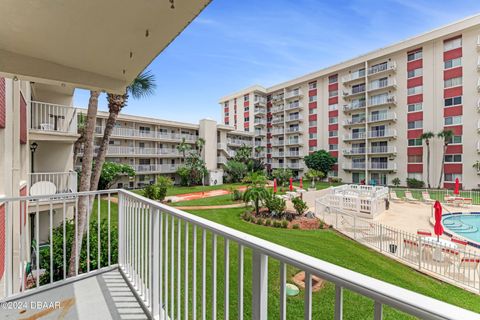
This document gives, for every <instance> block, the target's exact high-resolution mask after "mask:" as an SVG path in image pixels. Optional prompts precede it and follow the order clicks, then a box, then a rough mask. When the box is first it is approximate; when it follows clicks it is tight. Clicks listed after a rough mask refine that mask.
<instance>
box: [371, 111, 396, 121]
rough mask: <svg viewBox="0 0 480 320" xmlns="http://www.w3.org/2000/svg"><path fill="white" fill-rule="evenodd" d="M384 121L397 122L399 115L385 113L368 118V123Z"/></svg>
mask: <svg viewBox="0 0 480 320" xmlns="http://www.w3.org/2000/svg"><path fill="white" fill-rule="evenodd" d="M383 121H397V114H396V113H395V112H385V113H379V114H374V115H370V116H369V117H368V122H369V123H371V122H383Z"/></svg>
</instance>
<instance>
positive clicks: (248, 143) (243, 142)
mask: <svg viewBox="0 0 480 320" xmlns="http://www.w3.org/2000/svg"><path fill="white" fill-rule="evenodd" d="M227 143H228V144H231V145H235V146H242V145H246V146H251V145H252V144H253V142H252V141H249V140H240V139H230V138H228V139H227Z"/></svg>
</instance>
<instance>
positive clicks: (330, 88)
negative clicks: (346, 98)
mask: <svg viewBox="0 0 480 320" xmlns="http://www.w3.org/2000/svg"><path fill="white" fill-rule="evenodd" d="M335 90H338V82H335V83H330V84H329V85H328V91H335Z"/></svg>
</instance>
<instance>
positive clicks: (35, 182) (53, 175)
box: [28, 171, 78, 195]
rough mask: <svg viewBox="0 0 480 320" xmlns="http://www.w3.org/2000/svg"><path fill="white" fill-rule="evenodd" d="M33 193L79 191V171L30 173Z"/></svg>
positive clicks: (29, 186) (29, 184)
mask: <svg viewBox="0 0 480 320" xmlns="http://www.w3.org/2000/svg"><path fill="white" fill-rule="evenodd" d="M28 190H29V194H31V195H48V194H57V193H72V192H77V191H78V189H77V172H75V171H68V172H35V173H29V174H28Z"/></svg>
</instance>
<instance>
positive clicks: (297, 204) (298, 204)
mask: <svg viewBox="0 0 480 320" xmlns="http://www.w3.org/2000/svg"><path fill="white" fill-rule="evenodd" d="M292 203H293V207H294V208H295V211H297V213H298V214H300V215H302V214H304V213H305V211H307V209H308V206H307V203H306V202H305V201H303V200H302V199H301V198H300V197H296V198H293V199H292Z"/></svg>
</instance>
